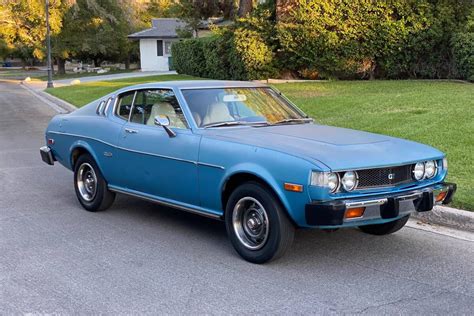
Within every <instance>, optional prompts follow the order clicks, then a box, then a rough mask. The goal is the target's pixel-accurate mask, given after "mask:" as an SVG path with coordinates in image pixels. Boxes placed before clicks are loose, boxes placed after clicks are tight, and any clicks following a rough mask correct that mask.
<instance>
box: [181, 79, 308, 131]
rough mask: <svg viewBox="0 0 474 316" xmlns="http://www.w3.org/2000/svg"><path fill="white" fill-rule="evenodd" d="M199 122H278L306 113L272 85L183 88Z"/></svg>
mask: <svg viewBox="0 0 474 316" xmlns="http://www.w3.org/2000/svg"><path fill="white" fill-rule="evenodd" d="M182 92H183V95H184V98H185V99H186V102H187V103H188V105H189V108H190V110H191V112H192V114H193V117H194V119H195V120H196V124H197V125H198V126H206V125H211V124H215V123H221V122H232V121H239V122H249V123H252V122H259V123H261V122H266V123H269V124H272V123H276V122H279V121H282V120H287V119H300V118H303V117H304V116H303V115H302V114H301V113H300V112H299V111H298V110H296V109H295V108H294V107H293V106H291V105H290V104H289V103H288V102H287V101H285V100H284V99H283V98H282V97H281V96H280V95H279V94H278V93H277V92H275V91H274V90H272V89H270V88H219V89H191V90H183V91H182Z"/></svg>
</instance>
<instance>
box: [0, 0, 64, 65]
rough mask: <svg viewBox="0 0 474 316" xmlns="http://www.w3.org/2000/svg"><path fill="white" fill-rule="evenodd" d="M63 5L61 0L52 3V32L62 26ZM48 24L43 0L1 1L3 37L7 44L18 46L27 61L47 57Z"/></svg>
mask: <svg viewBox="0 0 474 316" xmlns="http://www.w3.org/2000/svg"><path fill="white" fill-rule="evenodd" d="M60 6H61V1H59V0H56V1H54V0H52V1H51V2H50V7H49V15H50V18H49V22H50V27H51V33H52V34H53V35H54V34H57V33H58V32H59V31H60V29H61V22H62V19H61V16H62V13H61V10H60ZM45 24H46V21H45V2H44V0H16V1H9V0H0V36H2V37H3V39H4V41H5V43H6V44H7V45H9V46H13V47H15V48H16V50H17V52H18V53H19V56H20V57H21V58H22V59H23V60H24V61H27V60H28V59H30V58H31V57H33V58H37V59H43V58H44V57H45V45H44V41H45V38H46V25H45ZM29 57H30V58H29Z"/></svg>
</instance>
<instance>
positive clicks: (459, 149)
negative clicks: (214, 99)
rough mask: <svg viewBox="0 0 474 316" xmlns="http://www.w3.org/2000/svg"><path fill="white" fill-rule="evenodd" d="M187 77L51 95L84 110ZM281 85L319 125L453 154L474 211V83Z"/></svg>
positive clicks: (458, 203)
mask: <svg viewBox="0 0 474 316" xmlns="http://www.w3.org/2000/svg"><path fill="white" fill-rule="evenodd" d="M189 78H190V77H187V76H181V75H168V76H157V77H145V78H134V79H128V80H116V81H105V82H100V83H88V84H84V85H79V86H71V87H62V88H56V89H53V90H50V91H48V92H49V93H51V94H54V95H55V96H58V97H60V98H62V99H65V100H67V101H69V102H71V103H73V104H75V105H78V106H82V105H84V104H86V103H88V102H90V101H92V100H94V99H96V98H98V97H100V96H102V95H105V94H107V93H109V92H112V91H114V90H115V89H118V88H120V87H124V86H127V85H131V84H136V83H140V82H150V81H162V80H179V79H189ZM275 87H276V88H277V89H279V90H280V91H282V92H283V93H284V94H285V95H287V96H288V97H289V98H290V99H291V100H292V101H293V102H295V103H296V104H297V105H298V106H299V107H300V108H301V109H302V110H303V111H305V112H306V113H307V114H309V115H310V116H312V117H314V118H315V119H316V121H317V122H318V123H322V124H327V125H334V126H342V127H349V128H354V129H359V130H366V131H370V132H374V133H381V134H386V135H391V136H395V137H401V138H406V139H410V140H414V141H419V142H422V143H425V144H428V145H432V146H434V147H437V148H439V149H440V150H442V151H444V152H446V153H447V154H448V160H449V175H448V181H453V182H456V183H457V184H458V192H457V194H456V196H455V199H454V202H453V206H455V207H459V208H463V209H467V210H471V211H474V176H473V175H474V84H469V83H461V82H448V81H330V82H313V83H285V84H276V85H275Z"/></svg>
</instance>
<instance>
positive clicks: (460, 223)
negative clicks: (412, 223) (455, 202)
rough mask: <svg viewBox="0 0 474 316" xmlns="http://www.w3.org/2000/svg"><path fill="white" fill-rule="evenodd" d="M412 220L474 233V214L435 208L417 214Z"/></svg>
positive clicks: (442, 207) (439, 207)
mask: <svg viewBox="0 0 474 316" xmlns="http://www.w3.org/2000/svg"><path fill="white" fill-rule="evenodd" d="M412 218H414V219H417V220H419V221H420V222H422V223H426V224H437V225H441V226H447V227H452V228H456V229H459V230H464V231H468V232H473V233H474V212H469V211H463V210H458V209H455V208H452V207H447V206H435V207H434V208H433V210H432V211H431V212H423V213H418V212H415V213H414V214H413V215H412Z"/></svg>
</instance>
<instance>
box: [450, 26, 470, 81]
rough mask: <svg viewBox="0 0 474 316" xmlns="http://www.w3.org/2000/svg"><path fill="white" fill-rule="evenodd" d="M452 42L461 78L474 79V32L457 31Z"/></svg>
mask: <svg viewBox="0 0 474 316" xmlns="http://www.w3.org/2000/svg"><path fill="white" fill-rule="evenodd" d="M452 43H453V51H454V60H455V65H456V68H457V70H458V72H459V75H460V78H461V79H466V80H469V81H474V32H465V33H457V34H455V35H454V36H453V41H452Z"/></svg>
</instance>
